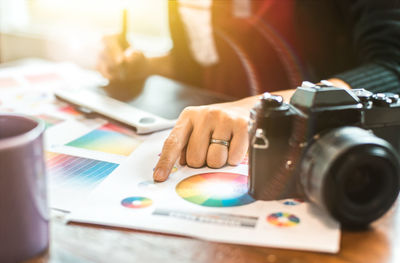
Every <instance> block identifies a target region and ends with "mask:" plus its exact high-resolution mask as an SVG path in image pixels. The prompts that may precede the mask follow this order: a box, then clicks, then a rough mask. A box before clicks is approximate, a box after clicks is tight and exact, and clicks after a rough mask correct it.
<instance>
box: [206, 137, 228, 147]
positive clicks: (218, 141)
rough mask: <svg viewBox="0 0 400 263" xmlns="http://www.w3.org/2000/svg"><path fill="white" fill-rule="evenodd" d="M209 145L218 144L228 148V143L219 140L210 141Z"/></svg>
mask: <svg viewBox="0 0 400 263" xmlns="http://www.w3.org/2000/svg"><path fill="white" fill-rule="evenodd" d="M210 144H220V145H223V146H226V147H228V148H229V144H230V142H229V141H225V140H220V139H211V140H210Z"/></svg>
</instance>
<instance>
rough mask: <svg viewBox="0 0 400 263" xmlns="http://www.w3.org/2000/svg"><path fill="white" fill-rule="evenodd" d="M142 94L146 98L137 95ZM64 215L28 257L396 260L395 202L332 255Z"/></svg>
mask: <svg viewBox="0 0 400 263" xmlns="http://www.w3.org/2000/svg"><path fill="white" fill-rule="evenodd" d="M172 86H174V85H172ZM172 86H171V90H175V92H177V91H179V86H174V87H172ZM170 92H171V91H170ZM177 94H178V93H175V95H171V94H170V95H169V98H171V96H172V97H173V98H175V100H176V101H180V100H181V99H182V98H183V97H182V96H180V95H179V96H178V95H177ZM150 95H151V94H150ZM157 97H158V98H160V97H162V96H160V95H158V96H157ZM192 97H195V98H200V97H201V96H197V95H195V96H192ZM143 100H146V99H145V98H141V99H140V100H138V101H139V102H140V101H143ZM133 103H135V102H133ZM136 103H137V101H136ZM178 106H179V107H182V105H180V104H179V105H178ZM64 220H65V214H63V213H61V212H57V211H52V216H51V248H50V250H49V252H48V253H47V254H46V255H44V256H42V257H39V258H37V259H33V260H31V261H29V262H33V263H39V262H52V263H58V262H67V263H69V262H74V263H88V262H107V263H111V262H112V263H114V262H146V263H151V262H157V263H160V262H204V263H209V262H220V263H222V262H229V263H239V262H246V263H250V262H251V263H253V262H271V263H279V262H282V263H300V262H316V263H320V262H360V263H374V262H393V263H398V262H400V205H399V202H397V203H396V204H395V205H394V206H393V207H392V209H391V210H390V211H389V212H388V213H387V214H386V215H385V216H384V217H383V218H381V219H380V220H378V221H377V222H375V223H373V224H372V226H371V227H370V229H368V230H366V231H359V232H351V231H343V232H342V238H341V249H340V252H339V253H338V254H336V255H331V254H324V253H312V252H303V251H295V250H284V249H273V248H264V247H252V246H242V245H231V244H221V243H213V242H207V241H201V240H195V239H191V238H185V237H177V236H167V235H161V234H157V233H148V232H140V231H133V230H127V229H112V228H103V227H98V226H89V225H81V224H69V225H66V224H64Z"/></svg>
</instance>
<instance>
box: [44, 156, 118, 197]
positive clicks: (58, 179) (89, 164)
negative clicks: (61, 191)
mask: <svg viewBox="0 0 400 263" xmlns="http://www.w3.org/2000/svg"><path fill="white" fill-rule="evenodd" d="M46 159H47V161H46V164H47V169H48V174H49V179H50V182H51V184H50V187H53V188H54V187H62V188H66V187H73V188H93V187H94V186H95V185H97V184H98V183H100V182H101V181H102V180H103V179H104V178H106V177H107V176H108V175H109V174H110V173H111V172H112V171H114V170H115V169H116V168H117V167H118V164H115V163H109V162H103V161H97V160H92V159H87V158H81V157H75V156H70V155H66V154H60V153H51V152H47V153H46ZM72 190H73V189H72Z"/></svg>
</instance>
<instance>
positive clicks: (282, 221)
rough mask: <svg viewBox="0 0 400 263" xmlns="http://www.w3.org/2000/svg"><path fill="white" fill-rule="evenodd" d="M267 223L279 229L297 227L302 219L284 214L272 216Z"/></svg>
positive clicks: (279, 213)
mask: <svg viewBox="0 0 400 263" xmlns="http://www.w3.org/2000/svg"><path fill="white" fill-rule="evenodd" d="M267 221H268V222H269V223H271V224H272V225H275V226H278V227H288V226H295V225H297V224H299V223H300V219H299V218H298V217H297V216H295V215H293V214H289V213H284V212H278V213H273V214H270V215H269V216H268V217H267Z"/></svg>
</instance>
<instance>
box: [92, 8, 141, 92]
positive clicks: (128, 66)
mask: <svg viewBox="0 0 400 263" xmlns="http://www.w3.org/2000/svg"><path fill="white" fill-rule="evenodd" d="M127 31H128V11H127V9H124V10H123V12H122V27H121V32H120V33H119V34H117V35H111V36H106V37H104V38H103V41H102V44H103V45H102V50H101V52H100V54H99V58H98V61H97V70H98V71H99V72H100V73H101V74H102V75H103V76H104V77H105V78H107V79H108V80H109V85H108V86H106V87H104V88H105V89H106V91H107V92H108V93H109V94H110V95H111V96H113V97H117V98H119V97H121V98H122V99H124V97H126V98H127V97H132V96H133V95H135V94H137V93H139V92H140V91H141V88H142V84H143V82H144V80H145V79H146V78H147V77H148V76H149V73H148V72H149V71H148V59H147V58H146V57H145V56H144V54H143V53H142V52H140V51H138V50H135V49H134V48H133V47H132V46H130V45H129V42H128V40H127Z"/></svg>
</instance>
